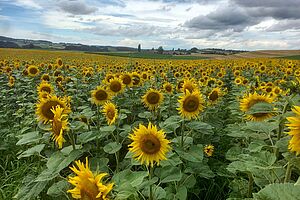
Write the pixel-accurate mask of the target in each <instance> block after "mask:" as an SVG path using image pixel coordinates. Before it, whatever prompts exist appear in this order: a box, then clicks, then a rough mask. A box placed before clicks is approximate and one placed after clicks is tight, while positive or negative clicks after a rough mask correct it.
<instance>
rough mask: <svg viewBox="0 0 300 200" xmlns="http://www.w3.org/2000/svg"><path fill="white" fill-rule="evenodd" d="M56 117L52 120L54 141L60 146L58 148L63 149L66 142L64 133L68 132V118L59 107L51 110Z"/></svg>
mask: <svg viewBox="0 0 300 200" xmlns="http://www.w3.org/2000/svg"><path fill="white" fill-rule="evenodd" d="M51 111H52V113H53V115H54V117H53V119H52V120H50V123H51V125H52V127H51V130H52V139H53V140H54V141H55V142H56V144H57V145H58V148H60V149H61V148H62V145H63V143H64V142H65V141H66V140H65V139H64V136H63V134H64V131H66V130H68V118H67V115H66V114H64V113H63V111H64V109H63V108H61V107H60V106H59V105H57V106H56V107H55V108H52V109H51Z"/></svg>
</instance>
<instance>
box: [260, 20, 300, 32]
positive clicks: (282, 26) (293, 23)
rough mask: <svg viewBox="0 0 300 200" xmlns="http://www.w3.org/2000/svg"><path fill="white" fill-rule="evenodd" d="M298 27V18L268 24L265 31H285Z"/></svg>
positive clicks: (297, 28)
mask: <svg viewBox="0 0 300 200" xmlns="http://www.w3.org/2000/svg"><path fill="white" fill-rule="evenodd" d="M299 29H300V20H282V21H279V22H277V23H275V24H273V25H272V26H270V27H269V28H268V29H266V30H267V31H274V32H275V31H287V30H296V31H298V30H299Z"/></svg>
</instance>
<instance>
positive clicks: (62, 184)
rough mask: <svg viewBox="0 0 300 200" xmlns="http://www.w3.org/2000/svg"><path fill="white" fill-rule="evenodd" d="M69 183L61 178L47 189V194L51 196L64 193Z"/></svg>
mask: <svg viewBox="0 0 300 200" xmlns="http://www.w3.org/2000/svg"><path fill="white" fill-rule="evenodd" d="M68 187H69V184H68V182H67V181H66V180H61V181H59V182H57V183H54V184H53V185H52V186H51V187H50V188H49V189H48V191H47V194H48V195H49V196H52V197H59V196H62V195H64V194H66V192H67V189H68Z"/></svg>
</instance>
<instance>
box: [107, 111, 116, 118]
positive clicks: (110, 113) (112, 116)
mask: <svg viewBox="0 0 300 200" xmlns="http://www.w3.org/2000/svg"><path fill="white" fill-rule="evenodd" d="M106 115H107V117H108V118H109V119H110V120H112V119H114V117H115V111H114V110H113V109H110V110H108V111H107V113H106Z"/></svg>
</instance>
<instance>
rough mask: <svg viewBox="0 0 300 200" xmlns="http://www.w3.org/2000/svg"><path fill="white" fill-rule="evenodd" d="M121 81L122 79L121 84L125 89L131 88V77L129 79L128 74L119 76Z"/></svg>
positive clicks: (129, 75)
mask: <svg viewBox="0 0 300 200" xmlns="http://www.w3.org/2000/svg"><path fill="white" fill-rule="evenodd" d="M121 79H122V82H123V84H125V85H126V86H127V87H131V86H132V77H131V74H129V73H126V74H123V75H122V76H121Z"/></svg>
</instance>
